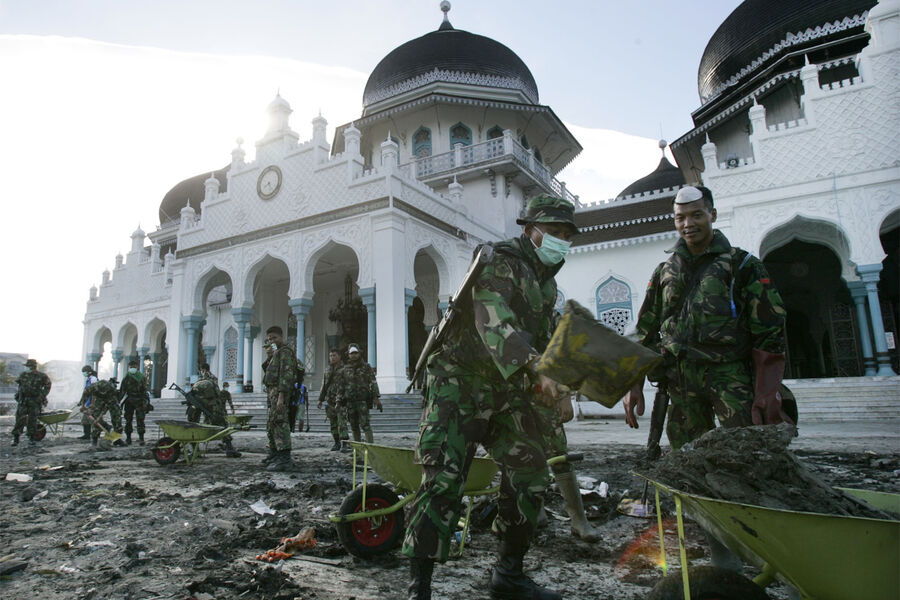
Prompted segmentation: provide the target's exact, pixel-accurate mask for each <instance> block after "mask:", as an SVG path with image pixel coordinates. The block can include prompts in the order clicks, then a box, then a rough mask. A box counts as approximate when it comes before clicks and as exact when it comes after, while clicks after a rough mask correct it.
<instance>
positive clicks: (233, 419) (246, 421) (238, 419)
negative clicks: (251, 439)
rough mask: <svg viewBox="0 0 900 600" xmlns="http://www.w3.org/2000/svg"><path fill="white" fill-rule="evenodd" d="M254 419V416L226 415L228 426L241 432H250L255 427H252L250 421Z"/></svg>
mask: <svg viewBox="0 0 900 600" xmlns="http://www.w3.org/2000/svg"><path fill="white" fill-rule="evenodd" d="M252 418H253V415H225V421H226V422H227V423H228V426H229V427H234V428H235V429H240V430H241V431H248V430H249V429H251V428H252V427H253V425H250V419H252Z"/></svg>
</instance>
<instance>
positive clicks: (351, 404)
mask: <svg viewBox="0 0 900 600" xmlns="http://www.w3.org/2000/svg"><path fill="white" fill-rule="evenodd" d="M345 403H346V405H345V406H341V407H339V410H340V408H343V409H344V410H345V411H346V413H345V414H346V415H347V422H348V423H349V424H350V431H352V432H353V440H354V441H357V442H358V441H360V439H361V438H360V432H362V433H366V434H371V433H372V423H371V421H370V419H369V405H368V403H367V402H366V400H365V399H361V400H357V399H355V398H350V399H347V400H345ZM345 431H346V429H345Z"/></svg>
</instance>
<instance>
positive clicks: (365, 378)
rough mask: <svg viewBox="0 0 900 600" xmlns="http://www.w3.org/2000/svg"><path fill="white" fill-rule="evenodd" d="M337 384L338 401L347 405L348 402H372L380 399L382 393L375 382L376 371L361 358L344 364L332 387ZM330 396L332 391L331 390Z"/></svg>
mask: <svg viewBox="0 0 900 600" xmlns="http://www.w3.org/2000/svg"><path fill="white" fill-rule="evenodd" d="M334 384H337V385H336V387H337V390H336V393H337V401H338V402H339V403H342V404H346V403H347V402H348V401H356V402H358V401H362V400H365V401H367V402H371V401H372V400H374V399H375V398H378V397H379V396H380V395H381V393H380V392H379V391H378V383H377V382H376V381H375V371H374V370H373V369H372V367H371V365H369V363H367V362H366V361H364V360H362V359H361V358H360V359H359V360H357V361H356V362H354V361H352V360H351V361H348V362H346V363H344V366H342V367H341V370H340V371H338V373H337V376H336V377H335V381H334V382H332V385H334ZM328 393H329V394H330V393H331V391H330V390H329V392H328Z"/></svg>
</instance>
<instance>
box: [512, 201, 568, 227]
mask: <svg viewBox="0 0 900 600" xmlns="http://www.w3.org/2000/svg"><path fill="white" fill-rule="evenodd" d="M516 223H518V224H519V225H526V224H528V223H562V224H563V225H568V226H569V227H570V228H571V229H572V232H573V233H578V227H577V226H576V225H575V205H574V204H572V203H571V202H569V201H568V200H566V199H564V198H558V197H556V196H535V197H534V198H532V199H531V200H529V201H528V208H527V209H526V210H525V214H524V215H523V216H521V217H519V218H518V219H516Z"/></svg>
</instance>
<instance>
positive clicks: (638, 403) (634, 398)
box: [622, 377, 644, 429]
mask: <svg viewBox="0 0 900 600" xmlns="http://www.w3.org/2000/svg"><path fill="white" fill-rule="evenodd" d="M622 404H623V406H624V407H625V422H626V423H627V424H628V426H629V427H631V428H632V429H638V421H637V417H640V416H642V415H643V414H644V378H643V377H641V380H640V381H638V382H637V383H635V384H634V385H633V386H631V389H630V390H628V393H627V394H625V398H624V399H623V400H622ZM635 412H636V413H637V416H635Z"/></svg>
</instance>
